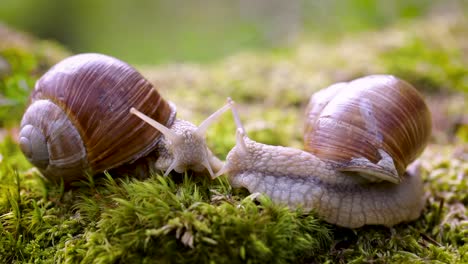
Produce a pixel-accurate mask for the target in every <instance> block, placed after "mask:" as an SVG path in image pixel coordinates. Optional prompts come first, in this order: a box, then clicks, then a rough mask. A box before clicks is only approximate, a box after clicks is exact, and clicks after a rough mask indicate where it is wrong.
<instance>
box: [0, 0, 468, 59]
mask: <svg viewBox="0 0 468 264" xmlns="http://www.w3.org/2000/svg"><path fill="white" fill-rule="evenodd" d="M466 2H468V1H464V0H447V1H430V0H395V1H388V0H377V1H372V0H349V1H339V0H330V1H326V0H318V1H313V0H289V1H283V0H236V1H228V0H194V1H183V0H140V1H125V0H82V1H63V0H48V1H43V0H37V1H32V0H2V1H0V21H2V22H4V23H6V24H7V25H9V26H12V27H14V28H17V29H20V30H23V31H27V32H29V33H32V34H33V35H36V36H38V37H40V38H42V39H52V40H57V41H58V42H60V43H62V44H64V45H65V46H66V47H68V48H69V49H70V50H71V51H73V52H75V53H78V52H101V53H106V54H110V55H113V56H116V57H118V58H121V59H123V60H126V61H128V62H130V63H138V64H157V63H169V62H171V63H173V62H187V61H194V62H201V63H205V62H211V61H213V60H216V59H219V58H221V57H225V56H227V55H229V54H232V53H236V52H238V51H240V50H242V51H245V50H265V49H274V50H276V51H279V52H282V51H284V50H287V49H288V48H289V47H291V46H294V45H295V43H297V42H298V41H300V40H303V39H304V38H306V39H307V38H315V39H321V41H324V42H326V41H333V40H336V39H338V38H340V37H342V36H343V35H346V34H349V33H353V32H358V31H366V30H375V29H379V28H383V27H386V26H388V25H390V24H392V23H396V22H399V21H402V20H409V19H413V18H417V17H420V16H423V15H426V14H428V13H431V12H450V11H451V10H457V9H460V8H464V9H466V8H467V3H466Z"/></svg>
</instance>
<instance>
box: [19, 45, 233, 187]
mask: <svg viewBox="0 0 468 264" xmlns="http://www.w3.org/2000/svg"><path fill="white" fill-rule="evenodd" d="M131 109H132V110H131ZM137 109H139V110H137ZM226 110H229V106H228V105H226V106H224V107H222V108H220V109H219V110H218V111H216V112H215V113H213V114H212V115H211V116H210V117H208V118H207V119H206V120H205V121H203V122H202V123H201V125H200V126H199V127H197V126H195V125H193V124H192V123H190V122H188V121H184V120H180V119H177V118H176V108H175V105H174V104H173V103H171V102H169V101H166V100H164V99H163V98H162V97H161V96H160V94H159V93H158V91H157V90H156V89H155V88H154V87H153V85H152V84H151V83H150V82H148V81H147V80H146V79H145V78H144V77H143V76H142V75H141V74H140V73H138V72H137V71H136V70H135V69H134V68H133V67H131V66H130V65H128V64H127V63H125V62H123V61H120V60H118V59H116V58H113V57H110V56H107V55H102V54H94V53H89V54H79V55H75V56H71V57H68V58H66V59H64V60H62V61H61V62H59V63H57V64H56V65H55V66H54V67H52V68H51V69H50V70H49V71H48V72H46V73H45V74H44V75H43V76H42V77H41V78H40V79H39V80H38V81H37V82H36V85H35V88H34V91H33V92H32V94H31V96H30V105H29V107H28V108H27V110H26V111H25V113H24V116H23V118H22V121H21V128H20V133H19V146H20V148H21V150H22V152H23V153H24V154H25V156H26V157H27V159H28V160H29V161H30V162H31V163H32V164H33V165H35V166H36V167H37V168H38V169H39V171H40V172H41V173H42V174H43V175H44V176H45V177H46V178H48V179H49V180H51V181H53V182H60V181H63V182H64V183H66V184H67V183H71V182H73V181H76V180H78V179H81V178H83V177H84V176H85V175H94V174H97V173H101V172H103V171H106V170H110V169H116V170H117V171H120V170H119V169H120V168H122V171H125V172H132V170H136V169H137V168H138V167H144V168H145V169H147V170H150V169H154V170H162V171H165V175H167V174H168V173H169V172H170V171H172V170H175V171H177V172H183V171H185V170H188V169H192V170H194V171H202V170H205V169H206V170H207V171H208V172H209V173H210V175H212V176H213V175H214V173H215V172H217V171H218V170H219V169H220V168H221V166H222V162H221V161H220V160H219V159H218V158H216V157H215V156H214V155H213V154H212V152H211V151H210V150H209V149H208V147H207V146H206V142H205V131H206V130H207V128H208V126H209V125H210V124H212V123H213V121H215V120H216V118H217V117H218V116H219V115H221V114H222V113H223V112H224V111H226ZM130 111H131V113H133V115H132V114H130ZM140 111H141V112H140ZM143 113H145V114H143ZM141 118H143V119H144V120H147V121H148V122H151V125H148V124H147V121H144V120H142V119H141ZM152 126H156V129H154V128H153V127H152Z"/></svg>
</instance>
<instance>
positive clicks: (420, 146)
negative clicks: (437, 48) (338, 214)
mask: <svg viewBox="0 0 468 264" xmlns="http://www.w3.org/2000/svg"><path fill="white" fill-rule="evenodd" d="M305 120H306V121H305V132H304V147H305V150H306V151H308V152H310V153H312V154H314V155H315V156H317V157H318V158H320V159H322V160H328V161H334V162H336V163H337V164H340V165H341V167H342V169H343V170H348V171H353V170H354V171H359V172H361V173H362V174H366V173H367V174H374V173H380V174H381V175H380V176H378V177H379V178H382V179H385V180H388V181H391V182H394V183H397V182H399V181H400V180H401V177H402V176H403V174H404V172H405V170H406V167H407V166H408V165H409V164H410V163H411V162H413V161H414V160H415V158H416V157H417V156H419V155H420V154H421V152H422V151H423V150H424V148H425V146H426V144H427V142H428V140H429V136H430V133H431V117H430V112H429V109H428V107H427V105H426V103H425V102H424V99H423V98H422V96H421V95H420V94H419V92H418V91H417V90H416V89H415V88H414V87H413V86H411V85H410V84H409V83H407V82H405V81H403V80H400V79H398V78H395V77H394V76H390V75H372V76H367V77H363V78H359V79H356V80H354V81H351V82H348V83H337V84H334V85H332V86H330V87H328V88H326V89H324V90H321V91H319V92H317V93H316V94H314V95H313V96H312V97H311V99H310V102H309V105H308V107H307V110H306V119H305ZM379 149H380V150H383V152H385V153H387V154H388V156H390V157H391V158H392V159H393V163H394V164H390V166H392V165H394V167H395V169H396V172H395V169H393V168H392V167H390V168H389V167H388V166H387V167H385V165H387V164H386V163H383V164H378V165H377V166H372V167H371V166H369V164H377V163H378V162H379V161H380V160H381V159H382V158H383V157H382V154H383V153H381V152H382V151H380V152H379ZM384 155H385V154H384ZM366 160H368V161H370V163H369V162H366ZM363 161H364V162H363ZM382 174H384V175H382Z"/></svg>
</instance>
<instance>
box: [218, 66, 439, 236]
mask: <svg viewBox="0 0 468 264" xmlns="http://www.w3.org/2000/svg"><path fill="white" fill-rule="evenodd" d="M232 110H233V115H234V119H235V121H236V125H237V134H236V146H235V147H234V148H233V149H232V150H231V151H230V152H229V154H228V156H227V158H226V162H225V165H224V167H223V168H222V169H221V170H220V171H219V172H218V175H220V174H223V173H227V174H228V176H229V181H230V183H231V185H232V186H233V187H244V188H247V189H248V190H249V191H250V192H251V193H255V192H258V193H263V194H266V195H267V196H269V197H270V198H271V199H272V201H273V202H276V203H281V204H286V205H288V206H289V207H291V208H299V207H300V208H302V209H303V210H305V211H310V210H313V211H315V212H316V213H317V214H318V215H319V216H320V217H321V218H323V219H324V220H325V221H327V222H330V223H333V224H336V225H340V226H344V227H350V228H356V227H360V226H363V225H376V224H377V225H385V226H393V225H395V224H398V223H400V222H403V221H411V220H414V219H416V218H418V217H419V215H420V213H421V211H422V208H423V206H424V198H423V185H422V181H421V177H420V175H419V174H418V170H417V167H416V166H411V165H410V166H408V170H406V169H407V165H408V164H409V163H410V162H411V161H413V160H414V159H415V158H416V157H417V155H419V154H420V153H421V151H422V150H423V148H424V146H425V145H426V144H427V141H428V137H429V135H430V129H431V125H430V124H431V118H430V113H429V110H428V108H427V106H426V104H425V103H424V100H423V99H422V97H421V95H420V94H419V93H418V92H417V91H416V90H415V89H414V88H413V87H412V86H411V85H409V84H408V83H406V82H404V81H402V80H399V79H397V78H395V77H393V76H388V75H374V76H368V77H363V78H360V79H357V80H354V81H351V82H349V83H339V84H335V85H332V86H331V87H329V88H327V89H325V90H322V91H320V92H318V93H317V94H315V95H313V97H312V99H311V104H310V105H309V106H308V108H307V115H306V118H307V119H308V120H307V121H306V125H305V131H306V135H305V136H304V141H305V143H306V146H305V149H306V150H305V151H303V150H299V149H294V148H290V147H282V146H270V145H266V144H262V143H258V142H255V141H253V140H251V139H250V138H249V137H248V136H247V135H246V134H245V131H244V129H243V127H242V124H241V122H240V118H239V115H238V114H237V112H236V109H235V107H234V106H233V107H232ZM309 133H310V134H309ZM410 167H411V168H410ZM405 170H406V171H405Z"/></svg>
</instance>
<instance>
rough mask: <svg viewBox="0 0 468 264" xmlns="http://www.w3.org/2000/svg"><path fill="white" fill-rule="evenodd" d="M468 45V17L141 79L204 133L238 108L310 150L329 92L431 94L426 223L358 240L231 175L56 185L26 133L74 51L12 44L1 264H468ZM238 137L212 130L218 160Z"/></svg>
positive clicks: (5, 51) (0, 88) (0, 166)
mask: <svg viewBox="0 0 468 264" xmlns="http://www.w3.org/2000/svg"><path fill="white" fill-rule="evenodd" d="M10 34H15V33H10ZM466 35H468V20H467V19H466V17H464V16H460V15H455V16H451V17H430V18H427V19H423V20H421V21H419V22H413V23H412V24H404V25H397V26H395V27H393V28H389V29H387V30H386V31H383V32H370V33H365V34H359V35H353V36H349V37H347V38H345V39H343V40H342V41H341V42H338V43H334V44H327V45H325V44H320V43H317V42H310V41H304V44H302V45H299V46H298V47H296V48H294V49H292V50H287V51H277V52H273V53H267V54H238V55H235V56H233V57H230V58H226V59H225V60H223V61H221V62H219V63H216V64H214V65H205V66H200V65H188V64H182V65H169V66H164V67H158V68H152V67H141V68H140V69H141V71H142V73H143V75H144V76H146V77H147V78H148V79H150V80H151V81H152V82H154V83H157V85H158V86H159V87H160V89H161V92H162V93H163V94H164V96H165V97H166V98H169V99H170V100H172V101H174V102H175V103H176V104H177V105H178V106H179V109H178V113H179V117H181V118H184V119H187V120H192V121H194V122H195V123H197V122H199V121H200V120H202V119H203V118H204V117H205V116H207V115H209V114H210V113H211V112H212V111H213V110H214V109H216V108H218V107H220V106H221V105H222V104H224V102H225V98H226V97H227V96H231V97H232V98H234V99H235V100H236V101H237V102H238V103H239V110H240V114H241V116H242V119H243V120H244V122H245V123H246V128H247V130H248V133H249V135H250V136H251V137H252V138H255V139H256V140H258V141H261V142H265V143H269V144H277V145H287V146H294V147H299V148H300V146H301V141H302V140H301V133H302V125H300V122H301V119H302V111H303V109H304V106H305V104H306V103H307V98H308V97H309V96H310V94H312V93H313V92H314V91H317V90H318V89H320V88H323V87H325V86H327V85H329V84H331V83H334V82H337V81H342V80H349V79H352V78H355V77H359V76H362V75H366V74H374V73H389V74H395V75H397V76H399V77H401V78H403V79H406V80H408V81H409V82H411V83H413V84H414V85H415V86H416V87H418V88H419V89H421V90H422V91H423V92H424V93H425V95H426V96H427V98H428V102H429V104H430V106H431V109H432V112H433V115H434V120H435V122H434V132H435V133H434V136H433V139H432V140H431V143H430V144H429V146H428V147H427V149H426V151H425V152H424V154H423V155H422V157H421V163H422V171H421V173H422V176H423V179H424V182H425V190H426V198H427V203H426V206H425V209H424V211H423V214H422V216H421V217H420V218H419V219H418V220H416V221H414V222H411V223H402V224H399V225H397V226H395V227H392V228H386V227H379V226H369V227H364V228H359V229H354V230H351V229H346V228H339V227H336V226H333V225H330V224H327V223H325V222H323V221H321V220H319V219H317V218H316V217H315V216H314V215H313V213H310V214H309V213H307V214H305V213H303V212H300V211H290V210H288V209H286V208H284V207H281V206H277V205H274V204H272V203H271V202H270V201H269V200H268V199H267V198H265V197H257V199H254V197H252V196H250V195H249V194H248V193H247V192H246V191H245V190H237V189H232V188H231V187H230V186H229V184H228V182H227V179H226V178H224V177H220V178H218V179H216V180H214V181H212V180H210V179H208V177H197V176H195V175H192V174H191V173H187V174H183V175H171V176H170V177H168V178H163V177H161V176H158V175H153V176H152V177H150V178H148V179H146V180H137V179H132V178H131V177H126V176H122V175H109V174H107V175H103V176H101V177H98V178H89V179H88V180H86V181H82V182H80V183H77V184H76V186H75V187H74V188H72V189H69V190H64V188H62V187H60V186H53V185H50V184H48V183H46V182H44V181H43V180H42V178H40V177H39V176H38V174H37V172H36V171H35V170H34V169H33V168H32V167H31V165H30V164H28V162H27V161H26V160H25V158H24V157H23V155H22V154H21V153H20V152H19V150H18V146H17V144H16V142H15V135H16V133H17V132H16V131H17V128H16V127H17V124H18V122H19V119H20V117H21V112H22V110H23V109H24V106H25V104H26V101H27V94H28V92H29V91H30V90H31V89H32V87H33V83H34V81H35V79H36V78H37V77H38V76H39V75H40V73H41V72H43V71H44V70H45V69H47V68H48V67H49V66H50V64H51V63H53V62H55V61H56V58H57V57H61V56H60V54H62V55H63V54H66V53H64V52H63V51H62V50H60V48H58V51H57V52H56V51H55V50H56V48H57V47H55V45H52V46H48V45H50V43H49V44H46V45H45V46H43V45H36V44H34V45H32V44H28V45H23V46H20V47H19V48H18V45H17V44H16V43H14V45H10V46H8V45H6V46H1V53H0V60H4V61H5V62H7V64H6V65H9V66H8V68H7V70H3V73H2V68H0V105H1V106H0V115H1V121H2V122H1V131H0V137H1V139H0V142H1V143H0V222H1V225H0V234H1V236H0V262H2V263H11V262H35V263H42V262H45V263H57V262H66V263H77V262H83V263H91V262H95V263H113V262H120V263H140V262H144V263H148V262H155V261H158V262H190V263H192V262H204V263H206V262H210V263H225V262H231V263H237V262H240V263H244V262H247V263H257V262H258V263H285V262H305V263H311V262H312V263H336V262H338V263H363V262H376V263H407V262H410V261H411V262H413V263H427V262H434V263H468V245H467V243H466V242H467V240H468V212H467V210H466V207H467V204H468V194H467V193H468V191H467V190H468V179H467V174H468V146H467V135H468V128H467V127H466V126H467V124H466V118H467V113H468V111H467V107H468V106H467V103H466V97H467V92H468V79H467V76H468V70H467V69H468V53H467V52H466V51H467V50H468V43H467V42H466V40H465V38H466ZM15 36H16V35H15ZM2 39H3V38H2ZM9 39H15V38H11V37H10V38H9ZM20 39H21V38H20ZM23 42H25V41H23ZM23 42H21V43H23ZM26 43H32V41H31V40H27V41H26ZM12 47H14V48H12ZM38 47H40V48H38ZM45 51H46V52H45ZM57 54H59V55H57ZM438 120H439V121H438ZM234 132H235V128H234V122H233V120H232V118H231V117H230V116H229V115H225V117H223V118H222V120H221V121H220V122H219V123H217V124H216V125H214V126H213V127H211V128H210V131H209V136H208V142H209V145H210V146H211V148H212V149H213V150H214V152H215V153H216V154H217V155H219V157H222V158H223V157H225V155H226V154H227V152H228V151H229V149H230V148H232V146H233V145H234Z"/></svg>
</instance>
